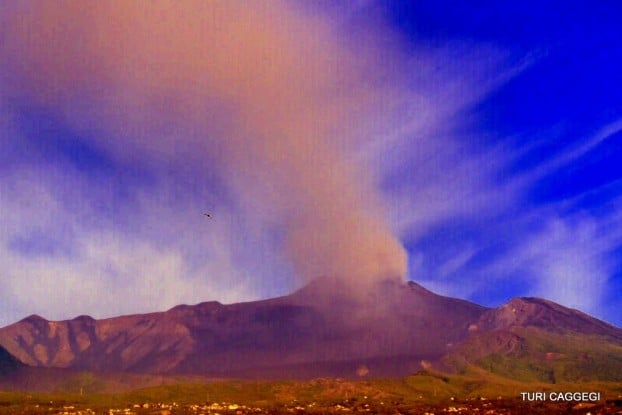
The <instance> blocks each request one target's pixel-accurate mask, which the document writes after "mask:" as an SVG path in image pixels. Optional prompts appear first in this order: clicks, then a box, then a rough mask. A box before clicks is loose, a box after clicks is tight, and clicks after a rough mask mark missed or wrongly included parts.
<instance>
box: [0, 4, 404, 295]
mask: <svg viewBox="0 0 622 415" xmlns="http://www.w3.org/2000/svg"><path fill="white" fill-rule="evenodd" d="M7 10H10V11H11V12H12V13H4V14H2V17H0V26H1V27H2V29H0V35H1V36H2V38H3V42H2V46H0V60H1V61H2V62H3V63H2V64H0V67H2V68H3V69H4V71H5V72H6V73H8V74H9V75H8V80H7V81H6V82H7V84H11V85H12V87H11V88H9V91H8V92H5V93H4V94H7V96H9V97H10V98H16V97H17V98H19V97H20V96H21V97H23V96H27V97H28V99H29V100H36V102H37V105H40V106H43V107H45V108H47V109H48V110H49V111H53V112H55V113H56V114H57V115H58V116H59V117H62V118H63V119H64V120H66V121H67V122H68V123H70V124H71V125H73V126H74V128H76V129H79V130H81V131H88V132H89V134H85V136H87V137H89V138H88V139H90V140H93V142H94V143H95V144H96V145H98V146H100V147H102V148H105V149H106V151H108V152H110V153H111V154H113V155H114V157H117V158H119V159H123V160H129V161H131V160H139V159H144V158H147V159H149V160H151V161H152V162H154V163H158V162H159V161H161V160H165V159H166V160H174V161H176V162H177V163H184V162H187V161H188V160H189V159H192V158H193V157H196V159H197V160H198V163H199V164H202V166H201V167H202V168H204V169H206V170H207V169H209V170H218V171H219V174H221V175H222V177H223V180H225V181H226V182H227V183H228V184H229V185H230V186H231V188H232V189H234V191H235V193H236V195H237V197H238V198H239V199H240V200H241V203H242V204H243V205H245V206H247V207H248V209H252V210H254V211H255V214H256V215H257V217H258V218H259V219H260V220H264V221H267V222H271V223H276V224H278V225H279V226H280V229H282V238H281V240H280V242H279V246H280V247H281V248H282V251H283V253H284V254H285V255H286V257H287V258H288V259H289V260H290V261H291V263H292V265H293V267H294V270H295V272H296V274H297V275H299V276H301V277H302V278H303V280H304V281H309V280H310V279H312V278H314V277H317V276H320V275H330V276H338V277H341V278H348V279H352V281H353V282H357V283H359V282H371V281H376V280H378V279H385V278H403V277H404V276H405V274H406V269H407V267H406V254H405V251H404V249H403V247H402V246H401V244H400V242H399V240H398V239H397V238H396V236H395V235H394V234H393V233H392V231H391V228H390V225H389V224H388V221H387V220H386V219H385V214H386V213H385V209H386V207H385V206H383V205H382V200H381V197H380V195H379V193H378V191H377V190H376V189H375V184H374V178H373V177H370V176H371V175H370V174H369V173H368V172H366V171H365V169H363V168H362V167H361V166H360V165H358V164H357V163H355V162H354V161H353V158H352V157H349V154H350V152H351V151H352V149H353V148H355V147H356V144H357V136H358V134H359V133H360V132H361V128H364V126H365V122H367V123H372V124H373V122H374V117H378V116H377V115H374V114H377V113H378V111H380V110H381V109H382V107H383V106H388V105H392V103H393V102H394V99H395V96H394V94H395V92H394V91H393V90H392V89H391V88H387V87H385V86H383V84H382V79H384V78H385V77H386V76H387V74H388V73H389V72H390V69H387V68H383V66H382V64H381V60H382V58H381V53H380V52H379V50H378V47H376V46H374V45H371V44H370V45H367V46H366V47H364V48H362V47H361V48H356V47H353V45H352V44H351V42H350V43H349V42H348V41H347V39H344V38H343V37H342V36H339V35H338V33H337V32H336V31H335V30H334V29H333V27H332V26H331V24H330V21H329V20H328V19H326V18H325V17H322V16H320V15H317V14H316V15H311V14H310V13H309V12H308V11H302V10H295V9H293V6H292V3H290V2H283V3H280V2H230V1H222V2H216V1H214V2H212V1H188V2H168V1H150V2H146V1H145V2H125V1H107V2H93V3H92V2H79V1H64V2H60V3H59V2H52V1H47V2H32V3H20V4H15V5H11V6H5V10H4V11H5V12H6V11H7ZM8 14H13V15H14V16H19V18H13V19H9V18H8V17H7V15H8ZM188 155H190V156H189V157H187V156H188ZM193 161H196V160H194V159H193ZM199 209H200V208H199Z"/></svg>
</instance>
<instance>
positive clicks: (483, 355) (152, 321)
mask: <svg viewBox="0 0 622 415" xmlns="http://www.w3.org/2000/svg"><path fill="white" fill-rule="evenodd" d="M368 288H369V289H368ZM353 292H356V295H353V294H352V293H353ZM0 345H2V346H3V347H4V348H6V350H8V352H9V353H11V354H12V355H13V356H15V357H16V358H17V359H19V361H21V362H23V363H24V364H27V365H30V366H41V367H49V368H70V369H76V370H87V371H95V372H129V373H150V374H196V375H204V376H210V377H218V378H223V377H224V378H255V379H256V378H272V379H274V378H283V379H286V378H287V379H294V378H313V377H325V376H340V377H357V376H369V377H379V376H404V375H408V374H412V373H414V372H417V371H419V370H421V369H422V368H430V367H433V368H437V369H439V370H442V371H459V370H462V369H464V368H465V367H467V366H469V365H479V366H480V367H483V368H485V369H487V370H493V371H495V370H496V371H505V373H508V374H510V375H511V374H512V373H514V372H516V373H520V374H522V375H525V374H527V375H525V376H533V377H534V378H537V379H549V378H550V377H551V376H554V377H556V378H557V379H561V378H568V379H570V378H573V377H574V378H577V379H579V378H580V379H584V378H585V379H591V378H597V379H600V378H603V377H605V379H607V380H611V379H617V378H616V376H617V377H622V375H620V373H622V370H620V369H622V352H621V350H622V330H621V329H619V328H617V327H614V326H611V325H609V324H607V323H605V322H603V321H600V320H597V319H595V318H593V317H590V316H588V315H586V314H584V313H582V312H580V311H577V310H572V309H568V308H566V307H563V306H561V305H559V304H555V303H553V302H550V301H547V300H542V299H536V298H516V299H513V300H511V301H510V302H508V303H507V304H505V305H503V306H501V307H498V308H487V307H483V306H480V305H477V304H474V303H471V302H468V301H464V300H460V299H455V298H450V297H444V296H440V295H437V294H435V293H432V292H431V291H428V290H427V289H425V288H423V287H422V286H420V285H418V284H416V283H414V282H408V283H402V282H397V281H384V282H380V283H377V284H375V285H373V286H372V287H366V288H365V289H364V290H362V289H357V288H356V287H351V286H350V285H348V284H347V283H346V282H344V281H342V280H339V279H331V278H320V279H317V280H315V281H313V282H312V283H310V284H309V285H307V286H305V287H304V288H302V289H300V290H299V291H296V292H294V293H293V294H290V295H287V296H283V297H278V298H273V299H269V300H262V301H254V302H246V303H238V304H229V305H224V304H221V303H219V302H216V301H210V302H204V303H200V304H196V305H179V306H176V307H174V308H172V309H170V310H168V311H165V312H156V313H149V314H136V315H128V316H121V317H114V318H107V319H102V320H95V319H93V318H91V317H88V316H80V317H76V318H74V319H72V320H66V321H48V320H46V319H44V318H42V317H40V316H36V315H32V316H30V317H27V318H25V319H23V320H21V321H19V322H16V323H14V324H12V325H9V326H6V327H4V328H2V329H0ZM491 362H494V364H493V363H491ZM603 367H606V368H609V369H608V370H605V371H603V370H602V369H603ZM530 368H531V369H530ZM543 368H544V369H543ZM546 368H550V369H551V370H552V372H551V370H548V369H546ZM513 371H514V372H513ZM551 373H553V374H551ZM620 380H622V379H620Z"/></svg>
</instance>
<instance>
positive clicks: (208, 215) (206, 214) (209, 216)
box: [204, 213, 212, 219]
mask: <svg viewBox="0 0 622 415" xmlns="http://www.w3.org/2000/svg"><path fill="white" fill-rule="evenodd" d="M204 215H205V216H207V217H208V218H209V219H211V218H212V215H210V214H209V213H204Z"/></svg>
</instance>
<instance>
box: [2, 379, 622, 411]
mask: <svg viewBox="0 0 622 415" xmlns="http://www.w3.org/2000/svg"><path fill="white" fill-rule="evenodd" d="M474 375H479V374H478V373H472V374H468V375H451V376H446V375H442V374H438V373H432V372H421V373H419V374H417V375H413V376H409V377H406V378H401V379H367V380H357V381H352V380H345V379H334V378H321V379H314V380H310V381H282V382H275V381H270V382H267V381H263V382H257V381H219V382H215V381H212V382H204V383H172V384H165V385H160V386H155V387H148V388H142V389H136V390H131V391H125V392H117V393H106V394H104V393H86V392H84V390H83V389H80V391H79V392H70V393H68V392H63V391H57V392H54V393H32V392H23V391H21V392H20V391H11V392H9V391H6V392H0V414H65V415H69V414H109V415H112V414H152V415H153V414H161V415H164V414H169V415H172V414H221V415H225V414H231V415H234V414H235V415H243V414H346V413H370V414H428V415H430V414H436V415H438V414H451V413H456V414H482V415H492V414H577V415H581V414H622V384H620V383H614V382H590V383H575V384H542V383H532V382H516V381H511V380H507V379H505V380H503V379H499V378H492V377H488V378H484V377H482V376H474ZM536 391H542V392H544V393H545V394H546V395H547V396H548V395H549V393H550V392H570V391H572V392H577V391H585V392H587V391H595V392H598V393H599V394H600V395H599V399H598V400H595V401H593V402H578V401H572V402H553V401H551V400H547V401H540V402H528V401H525V400H523V399H521V394H520V393H521V392H536Z"/></svg>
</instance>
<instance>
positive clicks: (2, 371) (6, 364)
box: [0, 346, 24, 377]
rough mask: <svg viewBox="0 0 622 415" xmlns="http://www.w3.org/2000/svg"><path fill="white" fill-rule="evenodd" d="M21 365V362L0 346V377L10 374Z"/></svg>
mask: <svg viewBox="0 0 622 415" xmlns="http://www.w3.org/2000/svg"><path fill="white" fill-rule="evenodd" d="M23 366H24V364H23V363H22V362H20V361H19V360H18V359H16V358H15V356H13V355H11V354H10V353H9V352H8V351H7V350H6V349H5V348H4V347H1V346H0V377H2V376H4V375H7V374H10V373H12V372H14V371H15V370H16V369H19V368H21V367H23Z"/></svg>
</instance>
